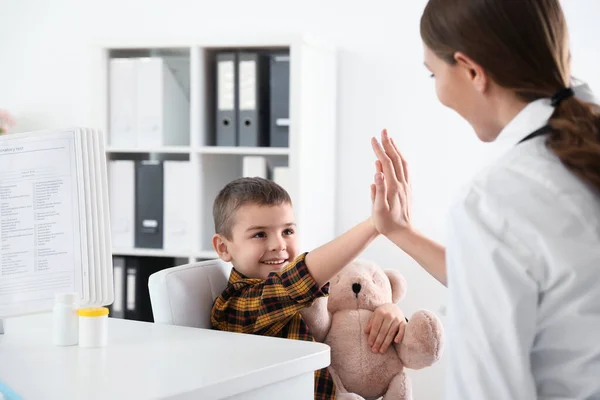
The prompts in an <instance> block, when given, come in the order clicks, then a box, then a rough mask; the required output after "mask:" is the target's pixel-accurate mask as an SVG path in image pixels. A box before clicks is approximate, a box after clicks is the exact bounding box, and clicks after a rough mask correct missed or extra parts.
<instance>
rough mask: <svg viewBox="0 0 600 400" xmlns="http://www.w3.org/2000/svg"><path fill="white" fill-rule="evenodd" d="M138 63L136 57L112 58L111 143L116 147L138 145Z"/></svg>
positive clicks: (110, 80) (110, 94)
mask: <svg viewBox="0 0 600 400" xmlns="http://www.w3.org/2000/svg"><path fill="white" fill-rule="evenodd" d="M136 64H137V61H136V59H134V58H113V59H111V60H110V67H109V82H110V83H109V119H110V121H109V125H110V128H109V130H110V132H109V133H110V134H109V143H110V145H111V146H114V147H135V146H136V142H137V140H136V135H137V111H136V103H137V101H136V83H137V78H136V69H137V67H136Z"/></svg>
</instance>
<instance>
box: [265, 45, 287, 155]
mask: <svg viewBox="0 0 600 400" xmlns="http://www.w3.org/2000/svg"><path fill="white" fill-rule="evenodd" d="M270 74H271V77H270V81H269V88H270V103H271V107H270V108H271V118H270V120H271V123H270V135H269V136H270V138H269V141H270V146H271V147H288V146H289V131H290V127H289V124H290V53H289V52H277V53H272V54H271V55H270Z"/></svg>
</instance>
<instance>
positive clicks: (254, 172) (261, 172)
mask: <svg viewBox="0 0 600 400" xmlns="http://www.w3.org/2000/svg"><path fill="white" fill-rule="evenodd" d="M242 163H243V166H242V176H244V177H246V178H255V177H258V178H264V179H267V178H268V177H269V166H268V163H267V159H266V158H265V157H262V156H245V157H244V159H243V162H242Z"/></svg>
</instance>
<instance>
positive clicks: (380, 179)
mask: <svg viewBox="0 0 600 400" xmlns="http://www.w3.org/2000/svg"><path fill="white" fill-rule="evenodd" d="M373 206H374V207H375V210H376V211H378V212H383V213H385V212H387V211H388V210H389V205H388V201H387V187H386V182H385V178H384V175H383V174H382V173H381V172H377V173H376V174H375V202H374V203H373Z"/></svg>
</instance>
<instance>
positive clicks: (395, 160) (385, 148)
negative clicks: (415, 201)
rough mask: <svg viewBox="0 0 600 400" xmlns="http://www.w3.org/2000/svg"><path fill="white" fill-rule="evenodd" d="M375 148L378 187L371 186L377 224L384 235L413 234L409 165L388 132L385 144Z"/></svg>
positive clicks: (376, 184) (385, 134)
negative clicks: (411, 231) (411, 232)
mask: <svg viewBox="0 0 600 400" xmlns="http://www.w3.org/2000/svg"><path fill="white" fill-rule="evenodd" d="M371 145H372V146H373V150H374V151H375V155H376V156H377V161H376V162H375V165H376V173H375V183H374V184H372V185H371V200H372V203H373V222H374V224H375V227H376V228H377V230H378V231H379V233H381V234H382V235H386V236H388V235H390V234H392V233H400V232H402V231H406V230H410V228H411V226H410V205H411V204H410V203H411V189H410V183H409V180H408V169H407V164H406V161H405V160H404V159H403V158H402V155H401V154H400V151H399V150H398V148H397V147H396V144H395V143H394V141H393V139H392V138H390V137H389V135H388V133H387V131H386V130H383V132H382V133H381V143H379V142H378V141H377V139H376V138H373V139H372V140H371Z"/></svg>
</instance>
